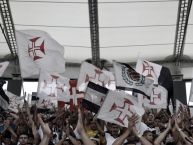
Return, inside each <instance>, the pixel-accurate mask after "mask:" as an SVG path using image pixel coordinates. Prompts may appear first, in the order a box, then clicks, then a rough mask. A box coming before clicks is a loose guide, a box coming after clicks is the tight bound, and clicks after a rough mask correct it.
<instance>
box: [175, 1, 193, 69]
mask: <svg viewBox="0 0 193 145" xmlns="http://www.w3.org/2000/svg"><path fill="white" fill-rule="evenodd" d="M191 5H192V0H179V6H178V18H177V24H176V36H175V43H174V53H173V57H174V59H175V62H176V66H180V61H181V57H182V56H183V51H184V42H185V37H186V31H187V25H188V19H189V14H190V10H191Z"/></svg>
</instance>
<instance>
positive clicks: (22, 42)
mask: <svg viewBox="0 0 193 145" xmlns="http://www.w3.org/2000/svg"><path fill="white" fill-rule="evenodd" d="M16 40H17V46H18V56H19V63H20V69H21V75H22V77H24V78H26V77H30V76H34V75H39V73H40V72H39V70H40V69H41V70H44V71H48V72H57V73H63V72H64V71H65V61H64V47H63V46H62V45H60V44H59V43H58V42H56V40H54V39H53V38H52V37H51V36H50V35H49V34H48V33H46V32H44V31H41V30H21V31H16Z"/></svg>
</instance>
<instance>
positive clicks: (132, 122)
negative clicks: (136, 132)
mask: <svg viewBox="0 0 193 145" xmlns="http://www.w3.org/2000/svg"><path fill="white" fill-rule="evenodd" d="M137 120H138V117H137V115H133V116H131V117H130V118H129V119H128V121H129V122H128V128H127V129H126V130H125V132H124V133H123V134H122V135H121V136H119V137H118V138H117V139H116V140H115V141H114V142H113V144H112V145H122V144H123V143H124V141H125V139H126V138H127V137H128V136H129V134H130V133H131V131H132V128H133V127H134V125H135V123H136V121H137Z"/></svg>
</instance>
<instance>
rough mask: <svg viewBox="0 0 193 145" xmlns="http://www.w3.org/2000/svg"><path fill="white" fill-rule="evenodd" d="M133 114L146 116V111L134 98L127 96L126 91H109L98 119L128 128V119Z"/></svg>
mask: <svg viewBox="0 0 193 145" xmlns="http://www.w3.org/2000/svg"><path fill="white" fill-rule="evenodd" d="M133 114H138V115H139V116H142V115H143V114H144V109H143V108H142V107H141V106H140V105H139V104H138V103H137V101H136V100H135V99H134V97H133V96H131V95H129V94H126V93H125V92H124V91H119V92H118V91H109V93H108V94H107V96H106V98H105V100H104V102H103V105H102V106H101V108H100V110H99V113H98V115H97V118H99V119H102V120H104V121H107V122H111V123H115V124H118V125H120V126H123V127H128V117H131V116H132V115H133Z"/></svg>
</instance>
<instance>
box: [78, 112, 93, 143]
mask: <svg viewBox="0 0 193 145" xmlns="http://www.w3.org/2000/svg"><path fill="white" fill-rule="evenodd" d="M76 129H77V131H78V133H79V134H80V137H81V139H82V141H83V144H84V145H95V144H94V143H93V142H92V140H91V139H90V138H89V137H88V135H87V134H86V132H85V129H84V126H83V122H82V115H81V111H80V109H79V110H78V123H77V126H76Z"/></svg>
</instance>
